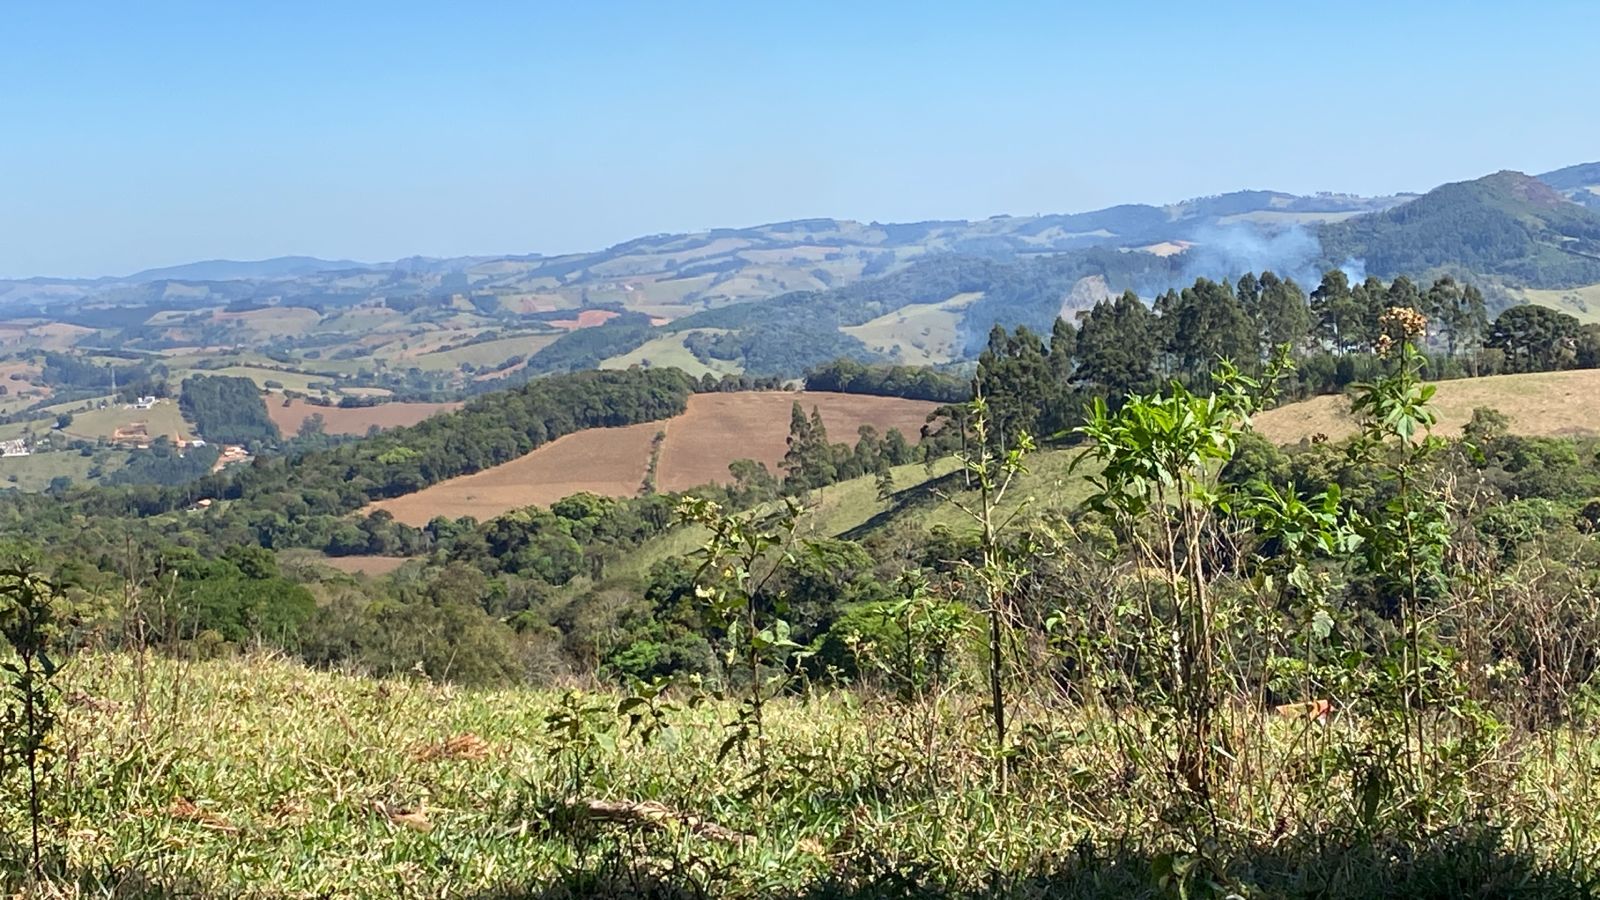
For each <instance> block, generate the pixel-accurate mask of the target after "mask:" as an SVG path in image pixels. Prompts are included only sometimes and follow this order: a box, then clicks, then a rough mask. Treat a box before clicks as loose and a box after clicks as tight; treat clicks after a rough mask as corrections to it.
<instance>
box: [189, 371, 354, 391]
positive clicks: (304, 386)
mask: <svg viewBox="0 0 1600 900" xmlns="http://www.w3.org/2000/svg"><path fill="white" fill-rule="evenodd" d="M190 375H231V376H233V377H235V378H248V379H250V380H251V381H254V382H255V383H256V387H259V388H261V389H262V390H266V389H267V382H269V381H272V382H276V383H277V384H281V385H283V386H284V388H286V389H288V390H291V391H303V392H305V393H315V391H314V390H313V389H312V387H311V385H312V383H314V382H315V383H322V384H326V383H328V382H332V381H334V379H332V378H329V377H328V376H326V375H312V374H308V373H306V372H293V371H283V370H281V369H269V368H266V367H264V366H226V367H224V368H221V369H195V370H193V371H191V372H184V373H183V376H182V377H188V376H190Z"/></svg>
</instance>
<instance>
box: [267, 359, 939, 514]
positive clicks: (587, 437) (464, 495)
mask: <svg viewBox="0 0 1600 900" xmlns="http://www.w3.org/2000/svg"><path fill="white" fill-rule="evenodd" d="M796 402H798V403H800V405H801V408H802V409H804V410H805V411H806V413H807V414H808V415H809V414H810V412H811V410H812V409H813V408H815V409H817V410H818V411H819V412H820V413H821V414H822V422H823V424H824V425H825V426H826V427H827V429H828V437H829V439H830V440H832V441H833V442H834V443H847V444H851V445H854V444H855V442H856V431H857V429H858V428H860V426H862V425H871V426H873V427H874V428H876V429H877V430H878V433H879V434H885V433H887V432H888V430H889V429H891V428H898V429H900V431H901V433H902V434H904V435H905V438H906V440H907V441H910V442H912V443H915V442H916V441H917V440H918V439H919V438H920V437H921V430H922V425H923V422H924V421H925V420H926V419H927V416H928V413H929V412H931V411H932V410H933V408H934V405H935V404H933V403H928V402H925V401H921V400H902V399H899V398H896V397H867V396H862V395H858V394H829V393H813V392H799V393H794V392H787V391H769V392H758V393H736V394H696V395H694V396H692V397H690V398H689V408H688V410H687V411H686V412H685V413H684V414H683V415H681V416H677V417H676V418H672V419H668V420H666V421H663V422H645V423H642V424H639V425H629V426H627V427H625V428H594V429H590V430H588V431H580V432H578V433H577V434H569V435H567V436H565V437H562V438H559V439H557V440H555V441H552V442H550V443H549V444H546V445H545V446H543V447H540V448H539V449H538V450H535V451H533V452H532V453H529V454H528V455H526V456H524V457H522V458H520V459H516V460H513V461H511V462H508V463H505V464H504V465H499V466H495V467H494V468H492V469H485V470H484V471H482V472H478V473H476V474H473V475H464V476H462V477H460V478H452V479H450V480H449V481H444V482H440V483H439V484H436V485H434V486H432V487H430V488H428V489H426V490H423V491H418V492H417V493H415V494H409V495H407V496H405V497H396V498H394V499H392V500H382V501H379V502H378V503H375V504H373V505H372V506H371V507H369V509H386V510H388V511H389V512H390V513H392V514H393V515H394V517H395V518H396V519H399V520H400V521H402V522H406V523H408V524H411V525H424V524H427V522H428V520H429V519H432V518H433V517H434V516H439V515H443V516H448V517H451V518H458V517H460V516H469V515H470V516H475V517H476V518H478V519H479V520H483V519H489V518H492V517H494V516H497V515H499V514H500V513H503V512H506V511H508V510H512V509H517V508H519V507H523V506H534V505H538V506H548V505H550V504H551V503H554V502H555V501H557V500H560V499H561V498H562V497H566V496H569V495H571V494H575V493H578V492H580V491H591V492H593V493H596V494H602V495H605V496H609V497H632V496H634V495H636V494H637V493H638V492H639V488H640V487H641V486H642V485H643V483H644V476H645V471H646V470H647V469H648V468H649V465H650V448H651V444H652V443H653V442H654V439H655V435H656V434H657V432H660V431H665V432H666V434H667V437H666V441H665V442H664V443H663V445H662V448H661V458H660V460H659V461H658V463H657V471H656V482H657V487H658V488H659V489H660V490H663V491H680V490H685V489H687V488H691V487H695V486H696V485H702V484H709V483H713V482H719V483H726V482H728V481H729V480H730V476H729V475H728V464H729V463H731V462H733V461H734V460H736V459H754V460H758V461H760V462H763V463H765V464H766V466H767V468H768V469H769V470H771V471H772V472H773V474H775V475H777V474H781V473H780V472H779V469H778V465H779V463H781V462H782V460H783V454H784V451H785V450H787V449H788V444H787V439H788V436H789V413H790V410H791V408H792V406H793V404H794V403H796ZM376 408H378V409H381V408H382V407H376ZM280 427H281V426H280Z"/></svg>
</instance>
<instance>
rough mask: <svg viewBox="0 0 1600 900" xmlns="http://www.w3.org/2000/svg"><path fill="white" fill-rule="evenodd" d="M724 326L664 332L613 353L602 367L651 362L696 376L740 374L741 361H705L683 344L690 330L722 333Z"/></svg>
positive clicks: (657, 365)
mask: <svg viewBox="0 0 1600 900" xmlns="http://www.w3.org/2000/svg"><path fill="white" fill-rule="evenodd" d="M724 331H725V330H724V329H721V328H697V329H692V330H690V331H685V332H681V333H674V334H663V335H661V336H660V337H657V338H651V339H650V340H648V341H646V342H645V343H643V344H641V345H640V346H639V347H638V348H637V349H635V350H633V351H632V352H629V353H623V354H621V355H619V356H613V357H611V358H610V359H608V360H606V361H605V362H602V363H601V364H600V368H602V369H627V368H631V367H633V366H649V367H654V368H658V369H664V368H677V369H682V370H683V371H685V372H688V373H689V374H690V375H693V376H694V377H696V378H699V377H701V376H702V375H706V374H710V375H716V376H721V375H737V374H739V373H740V372H743V371H744V367H743V366H741V365H739V364H738V363H733V362H727V361H724V360H720V359H718V360H712V361H711V362H710V363H706V362H704V361H702V360H701V359H700V358H699V357H697V356H695V355H694V354H693V353H691V352H689V348H687V347H685V346H684V345H683V340H684V338H687V337H688V336H689V335H691V334H721V333H724Z"/></svg>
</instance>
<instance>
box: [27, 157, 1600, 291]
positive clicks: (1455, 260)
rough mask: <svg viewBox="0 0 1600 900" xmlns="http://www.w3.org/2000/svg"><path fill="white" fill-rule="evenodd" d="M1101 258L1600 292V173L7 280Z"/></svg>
mask: <svg viewBox="0 0 1600 900" xmlns="http://www.w3.org/2000/svg"><path fill="white" fill-rule="evenodd" d="M1105 248H1112V249H1116V250H1123V251H1142V252H1147V253H1150V254H1154V255H1157V256H1161V257H1172V258H1175V260H1176V261H1175V262H1174V264H1173V265H1172V266H1171V268H1172V269H1173V270H1174V271H1175V272H1176V273H1179V274H1181V275H1182V276H1185V277H1191V276H1192V275H1212V276H1215V277H1222V276H1224V275H1230V274H1235V273H1236V272H1238V271H1244V270H1245V269H1256V270H1259V269H1263V268H1273V269H1276V270H1277V271H1280V272H1282V273H1286V274H1290V275H1293V276H1295V277H1299V278H1302V279H1304V278H1309V277H1315V275H1316V273H1317V272H1319V271H1320V270H1321V268H1322V267H1325V266H1329V265H1351V266H1353V267H1356V268H1358V269H1365V270H1366V271H1370V272H1372V273H1374V274H1378V275H1383V276H1392V275H1395V274H1401V273H1406V274H1412V275H1419V276H1420V275H1423V274H1425V273H1426V272H1427V271H1430V270H1449V271H1458V272H1462V273H1472V274H1479V275H1483V276H1488V277H1492V278H1496V279H1501V280H1503V281H1504V282H1505V283H1506V284H1510V285H1515V286H1526V287H1567V286H1572V285H1578V284H1585V283H1591V282H1600V163H1589V164H1585V165H1579V166H1572V167H1568V168H1565V169H1560V170H1557V171H1554V172H1550V173H1547V174H1545V175H1542V176H1539V177H1538V178H1531V177H1529V176H1526V175H1521V174H1518V173H1514V172H1501V173H1497V174H1495V175H1490V176H1487V177H1486V178H1482V179H1479V180H1477V181H1471V182H1463V183H1459V184H1450V185H1445V186H1443V187H1440V188H1437V189H1435V190H1433V191H1430V192H1428V193H1427V194H1425V195H1421V196H1418V195H1397V196H1391V197H1359V196H1353V195H1348V194H1333V193H1325V194H1316V195H1312V196H1297V195H1293V194H1286V193H1280V192H1275V191H1239V192H1235V193H1229V194H1222V195H1219V196H1214V197H1204V198H1199V199H1194V200H1188V201H1184V202H1181V203H1174V204H1171V205H1167V206H1150V205H1138V204H1135V205H1122V206H1114V207H1110V208H1108V209H1102V210H1095V211H1092V212H1085V213H1072V214H1060V215H1042V216H997V217H994V218H990V219H985V220H982V221H964V220H950V221H928V222H914V223H903V224H882V223H876V222H872V223H861V222H854V221H849V220H839V219H807V220H799V221H792V222H779V223H773V224H768V225H759V226H754V227H749V228H722V229H713V230H711V231H705V232H698V233H694V234H663V235H652V236H648V237H641V238H636V239H634V240H630V241H626V242H624V243H621V244H617V245H616V246H613V247H610V248H607V249H605V250H600V251H595V252H590V253H576V254H566V255H561V256H548V257H547V256H540V255H528V256H500V257H460V258H453V259H430V258H421V257H413V258H409V259H403V260H397V261H393V262H386V263H370V264H369V263H360V262H355V261H352V260H324V259H317V258H313V257H302V256H295V257H279V258H276V259H267V260H260V261H254V262H235V261H230V260H209V261H205V262H196V263H189V264H185V265H179V266H171V267H165V268H158V269H149V270H146V271H143V272H139V273H136V274H133V275H129V276H126V277H116V278H97V279H50V278H32V279H22V280H11V281H0V311H3V312H4V314H6V315H8V316H12V317H17V316H26V315H39V314H46V315H55V314H59V313H60V312H62V311H67V310H73V311H77V312H79V313H80V314H82V313H84V312H85V311H92V310H94V309H96V308H107V307H142V306H151V307H156V308H161V309H199V308H204V307H207V306H216V305H228V304H248V305H263V304H266V305H294V306H312V307H316V308H327V307H341V306H353V305H357V304H361V303H365V302H372V301H380V300H383V301H389V300H407V301H413V302H414V301H418V300H433V299H449V298H459V299H463V300H465V301H468V302H470V303H472V304H474V305H476V306H477V307H478V308H480V309H487V308H490V307H494V308H496V309H499V310H504V311H509V312H512V313H518V312H521V313H547V312H550V311H554V310H563V309H573V308H588V307H602V308H616V309H619V310H624V309H625V310H631V311H636V312H641V313H644V314H646V315H649V316H651V317H653V318H656V319H658V320H671V319H677V318H681V317H684V316H688V315H691V314H694V313H698V312H703V311H706V310H710V309H716V308H719V307H723V306H728V305H731V304H736V303H741V302H744V301H750V300H761V299H765V298H769V297H775V296H778V295H781V294H786V293H791V292H795V291H821V290H827V289H830V288H835V287H839V286H842V285H845V284H850V283H854V282H857V281H861V280H864V279H870V278H873V277H875V276H879V275H883V274H887V273H889V272H893V271H897V270H899V269H901V268H904V267H905V266H907V265H909V264H910V263H912V262H914V261H916V260H918V259H921V258H926V257H930V256H933V255H942V254H956V255H962V256H973V257H981V258H985V259H991V260H1010V259H1018V258H1028V257H1037V256H1044V255H1059V254H1070V253H1074V252H1080V251H1088V250H1094V249H1105ZM1113 287H1120V286H1118V285H1113Z"/></svg>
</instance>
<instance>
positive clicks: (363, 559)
mask: <svg viewBox="0 0 1600 900" xmlns="http://www.w3.org/2000/svg"><path fill="white" fill-rule="evenodd" d="M410 561H411V557H409V556H330V557H328V558H327V559H319V560H317V562H319V563H321V564H323V565H325V566H327V567H328V568H330V569H338V570H339V571H341V572H348V573H350V574H351V575H358V574H359V575H387V574H389V573H390V572H393V571H394V570H395V569H398V568H400V567H401V566H403V565H405V564H406V563H408V562H410Z"/></svg>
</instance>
